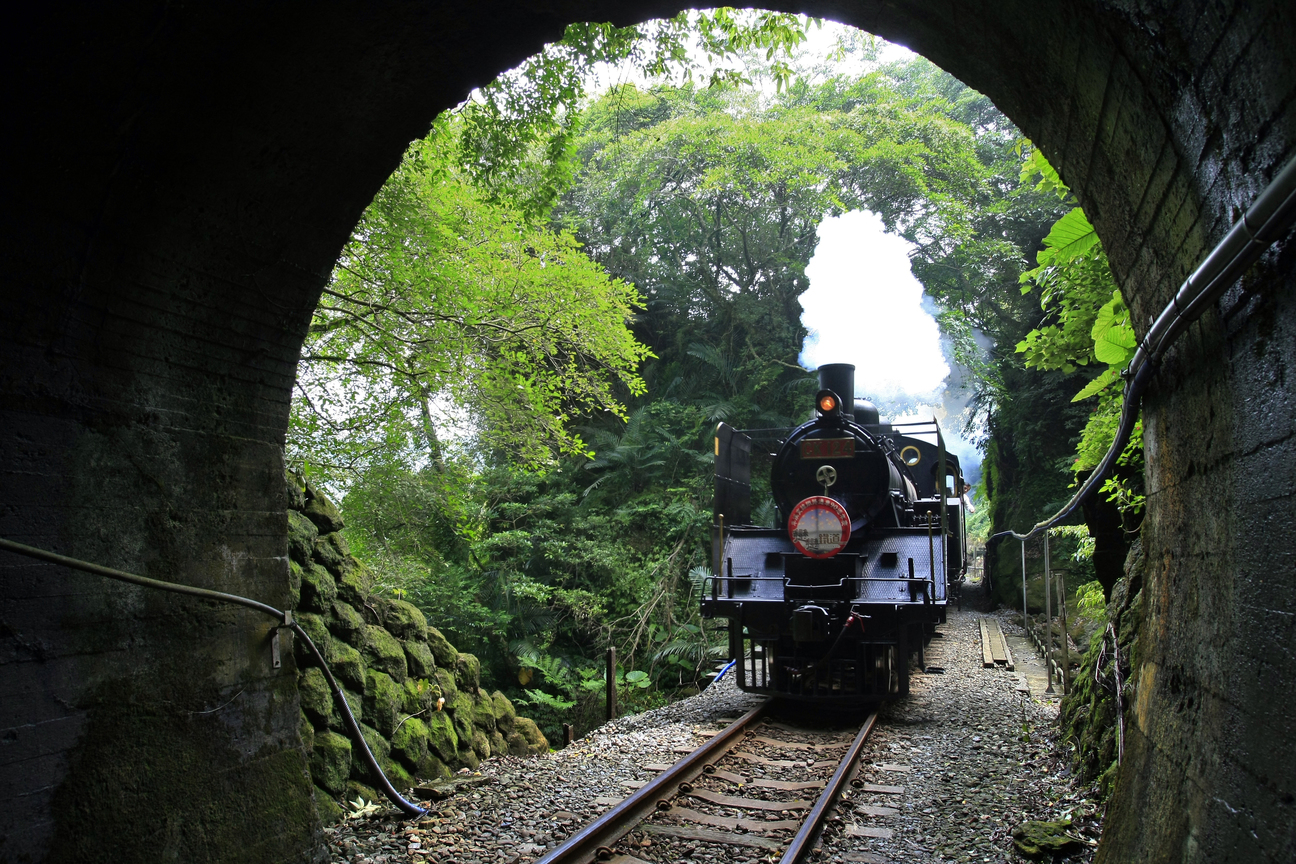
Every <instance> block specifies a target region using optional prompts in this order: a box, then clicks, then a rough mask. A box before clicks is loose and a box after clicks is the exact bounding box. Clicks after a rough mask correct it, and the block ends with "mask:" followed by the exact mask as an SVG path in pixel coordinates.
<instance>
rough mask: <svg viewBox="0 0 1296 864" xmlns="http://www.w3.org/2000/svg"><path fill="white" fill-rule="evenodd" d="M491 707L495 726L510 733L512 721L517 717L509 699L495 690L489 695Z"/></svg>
mask: <svg viewBox="0 0 1296 864" xmlns="http://www.w3.org/2000/svg"><path fill="white" fill-rule="evenodd" d="M491 705H492V706H493V707H494V709H495V711H494V713H495V726H496V727H497V728H499V729H502V730H504V731H505V732H509V731H512V729H513V719H514V718H515V717H517V709H516V708H514V707H513V703H512V702H510V701H509V698H508V697H507V696H505V695H504V694H503V693H501V692H500V691H498V690H496V691H495V692H494V693H492V694H491Z"/></svg>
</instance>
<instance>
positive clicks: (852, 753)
mask: <svg viewBox="0 0 1296 864" xmlns="http://www.w3.org/2000/svg"><path fill="white" fill-rule="evenodd" d="M876 724H877V712H876V711H874V712H873V713H872V714H870V715H869V716H868V719H867V720H865V721H864V725H863V726H861V727H860V731H859V734H858V735H856V736H855V740H854V741H852V742H851V746H850V748H849V749H848V750H847V751H846V755H845V756H843V757H842V760H841V762H839V763H838V764H837V770H836V771H834V772H833V776H832V779H831V780H829V781H828V785H827V786H825V787H824V790H823V793H822V794H820V796H819V798H818V800H817V801H815V803H814V807H812V808H811V809H810V813H809V814H808V815H807V816H806V820H805V822H803V823H801V830H799V831H797V833H796V836H795V837H793V838H792V842H791V843H790V844H788V848H787V851H786V852H784V853H783V858H782V860H781V861H780V862H779V864H801V862H802V861H804V860H805V859H806V858H807V857H808V856H809V855H810V852H811V850H812V849H814V844H815V841H816V840H818V839H819V833H820V832H821V831H822V830H823V826H824V823H825V822H827V821H828V814H829V813H830V812H831V811H832V807H833V804H835V803H837V796H838V795H840V794H841V790H842V787H844V786H845V785H846V784H847V783H848V782H850V778H851V774H852V773H853V772H854V770H855V762H856V760H858V759H859V755H860V751H861V750H863V749H864V742H865V741H866V740H867V739H868V737H869V735H870V734H871V733H872V732H873V727H874V725H876Z"/></svg>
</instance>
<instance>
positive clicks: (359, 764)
mask: <svg viewBox="0 0 1296 864" xmlns="http://www.w3.org/2000/svg"><path fill="white" fill-rule="evenodd" d="M360 734H361V735H363V736H364V740H365V743H366V744H368V745H369V752H370V753H372V754H373V756H374V759H377V760H378V764H379V765H380V766H382V769H383V770H384V771H386V770H387V763H388V762H391V744H389V743H388V742H387V739H386V738H384V737H383V736H382V733H380V732H379V731H378V730H377V729H375V728H373V727H372V726H369V725H368V724H365V723H361V724H360ZM351 779H352V780H361V781H364V782H368V783H377V782H378V778H377V777H371V776H370V773H369V766H368V765H366V764H365V759H364V756H363V755H362V754H360V753H358V752H357V753H356V754H355V758H354V759H352V760H351Z"/></svg>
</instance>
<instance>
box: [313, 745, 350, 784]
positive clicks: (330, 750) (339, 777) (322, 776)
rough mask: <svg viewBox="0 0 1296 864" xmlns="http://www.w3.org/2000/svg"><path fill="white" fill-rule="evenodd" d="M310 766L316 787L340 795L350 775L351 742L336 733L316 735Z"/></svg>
mask: <svg viewBox="0 0 1296 864" xmlns="http://www.w3.org/2000/svg"><path fill="white" fill-rule="evenodd" d="M310 766H311V779H312V780H314V781H315V785H316V786H320V787H322V788H324V789H327V790H328V791H329V792H332V793H334V794H336V795H340V794H341V793H343V792H344V791H346V782H347V778H348V777H349V776H350V775H351V742H350V741H349V740H348V739H347V738H346V737H345V736H343V735H339V734H337V733H336V732H331V731H328V730H325V731H323V732H319V733H316V735H315V748H314V750H313V752H312V753H311V761H310Z"/></svg>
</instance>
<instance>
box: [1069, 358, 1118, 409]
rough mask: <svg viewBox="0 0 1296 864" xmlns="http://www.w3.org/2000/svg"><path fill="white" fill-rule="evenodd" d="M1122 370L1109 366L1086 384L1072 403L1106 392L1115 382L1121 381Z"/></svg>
mask: <svg viewBox="0 0 1296 864" xmlns="http://www.w3.org/2000/svg"><path fill="white" fill-rule="evenodd" d="M1120 370H1121V367H1119V366H1108V367H1107V368H1106V369H1105V370H1104V371H1103V373H1102V374H1101V375H1099V376H1098V377H1097V378H1095V379H1094V380H1092V381H1090V382H1089V383H1088V384H1086V385H1085V386H1084V389H1082V390H1081V391H1080V392H1079V393H1077V394H1076V395H1075V396H1072V397H1071V401H1072V402H1079V401H1081V400H1083V399H1088V398H1089V397H1090V396H1096V395H1098V394H1099V393H1101V392H1102V391H1104V390H1106V389H1107V388H1108V387H1110V386H1111V385H1112V384H1113V383H1114V382H1116V381H1119V380H1120Z"/></svg>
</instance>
